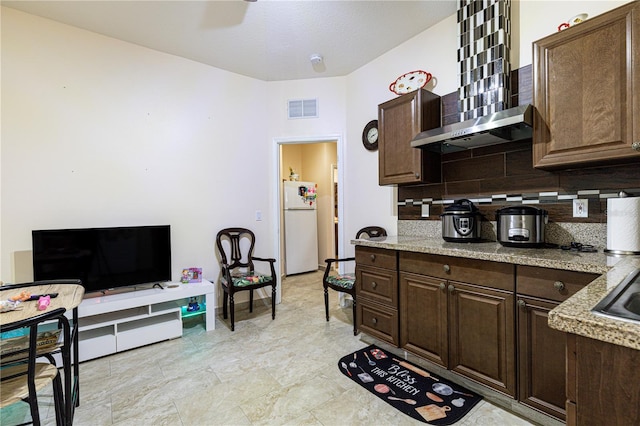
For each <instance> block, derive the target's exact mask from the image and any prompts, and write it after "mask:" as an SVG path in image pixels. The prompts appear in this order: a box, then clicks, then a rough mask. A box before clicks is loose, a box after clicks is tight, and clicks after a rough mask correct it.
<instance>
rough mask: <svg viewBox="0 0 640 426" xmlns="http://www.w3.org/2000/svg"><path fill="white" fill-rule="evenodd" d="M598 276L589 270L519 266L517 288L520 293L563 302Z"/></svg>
mask: <svg viewBox="0 0 640 426" xmlns="http://www.w3.org/2000/svg"><path fill="white" fill-rule="evenodd" d="M598 277H599V275H598V274H591V273H588V272H575V271H564V270H561V269H549V268H536V267H535V266H518V267H517V274H516V290H517V293H518V294H524V295H527V296H533V297H540V298H543V299H549V300H554V301H557V302H563V301H565V300H567V299H568V298H569V297H571V296H573V295H574V294H576V293H577V292H578V291H579V290H580V289H581V288H582V287H584V286H586V285H587V284H589V283H590V282H591V281H593V280H595V279H596V278H598ZM556 282H558V283H559V284H556ZM556 286H558V287H559V289H558V288H556Z"/></svg>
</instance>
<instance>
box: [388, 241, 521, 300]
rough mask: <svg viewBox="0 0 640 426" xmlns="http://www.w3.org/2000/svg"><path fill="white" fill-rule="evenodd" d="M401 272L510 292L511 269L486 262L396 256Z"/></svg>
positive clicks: (505, 265) (444, 257) (434, 256)
mask: <svg viewBox="0 0 640 426" xmlns="http://www.w3.org/2000/svg"><path fill="white" fill-rule="evenodd" d="M399 269H400V271H402V272H413V273H415V274H421V275H429V276H432V277H436V278H443V279H447V280H455V281H461V282H466V283H471V284H478V285H482V286H486V287H491V288H497V289H501V290H507V291H513V290H514V279H513V276H514V269H515V267H514V265H511V264H508V263H500V262H491V261H487V260H478V259H466V258H459V257H449V256H440V255H436V254H425V253H413V252H405V251H403V252H400V259H399Z"/></svg>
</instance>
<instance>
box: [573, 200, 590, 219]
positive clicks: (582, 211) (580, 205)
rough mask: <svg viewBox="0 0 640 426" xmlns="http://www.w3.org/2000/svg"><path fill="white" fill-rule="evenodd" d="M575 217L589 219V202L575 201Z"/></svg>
mask: <svg viewBox="0 0 640 426" xmlns="http://www.w3.org/2000/svg"><path fill="white" fill-rule="evenodd" d="M573 217H589V200H587V199H584V200H580V199H574V200H573Z"/></svg>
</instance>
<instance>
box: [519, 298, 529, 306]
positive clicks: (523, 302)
mask: <svg viewBox="0 0 640 426" xmlns="http://www.w3.org/2000/svg"><path fill="white" fill-rule="evenodd" d="M518 306H520V307H521V308H526V307H527V304H526V302H525V301H524V300H522V299H518Z"/></svg>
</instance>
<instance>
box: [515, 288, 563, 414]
mask: <svg viewBox="0 0 640 426" xmlns="http://www.w3.org/2000/svg"><path fill="white" fill-rule="evenodd" d="M518 305H519V306H518V353H519V354H520V357H519V360H520V363H519V369H518V371H519V389H518V391H519V399H520V401H521V402H522V403H523V404H526V405H529V406H531V407H533V408H536V409H538V410H540V411H543V412H545V413H547V414H550V415H552V416H554V417H557V418H558V419H560V420H564V419H565V414H566V413H565V401H566V395H565V394H566V392H565V389H566V386H565V371H566V368H565V350H566V334H565V333H563V332H561V331H558V330H554V329H552V328H550V327H549V325H548V322H547V320H548V317H549V311H550V310H552V309H553V308H555V307H556V306H558V303H557V302H550V301H545V300H541V299H535V298H532V297H519V298H518Z"/></svg>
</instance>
